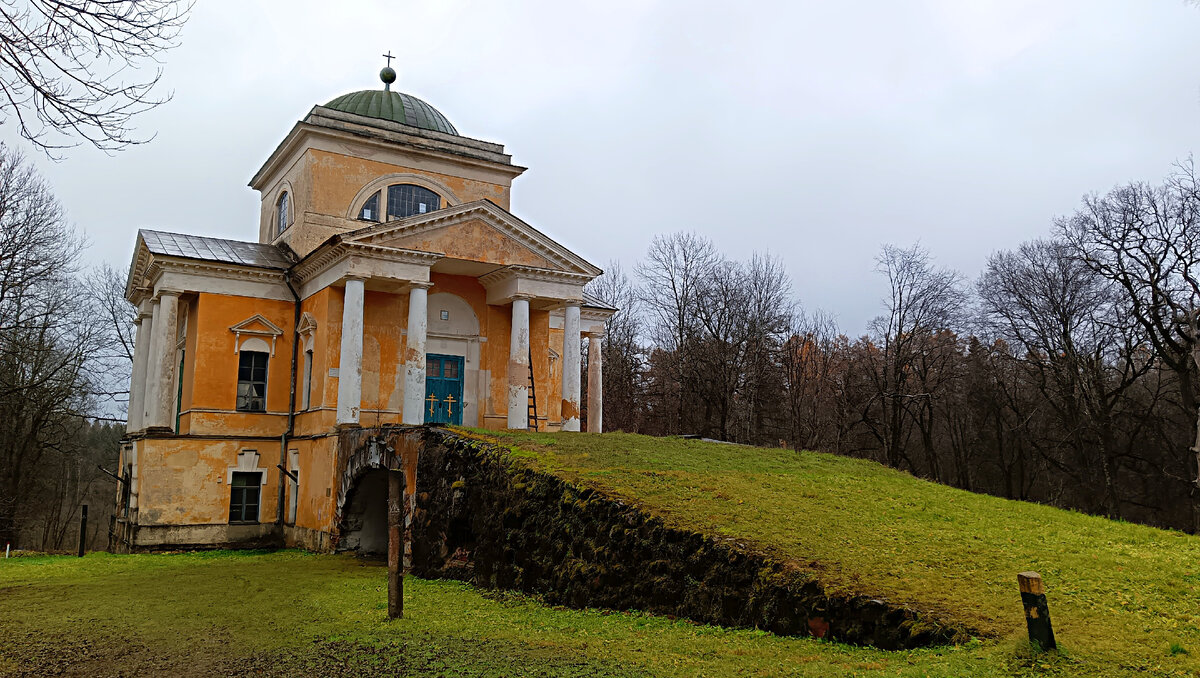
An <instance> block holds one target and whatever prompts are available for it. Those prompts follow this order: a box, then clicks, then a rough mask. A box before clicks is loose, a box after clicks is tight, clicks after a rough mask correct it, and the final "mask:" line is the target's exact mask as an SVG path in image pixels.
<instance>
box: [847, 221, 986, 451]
mask: <svg viewBox="0 0 1200 678" xmlns="http://www.w3.org/2000/svg"><path fill="white" fill-rule="evenodd" d="M876 270H877V271H879V272H880V273H882V274H883V275H885V276H886V277H887V280H888V297H887V298H885V299H884V308H885V310H886V314H885V315H882V316H879V317H877V318H875V320H874V321H872V323H871V328H872V330H873V332H874V340H875V342H876V346H875V349H876V350H874V351H869V352H867V354H866V355H867V357H868V359H869V361H870V363H871V371H870V374H871V376H872V380H873V382H874V386H875V393H876V398H877V403H876V407H874V408H873V409H872V410H871V412H873V414H870V413H868V414H867V416H864V421H865V422H866V423H867V425H868V427H869V428H870V430H871V432H872V434H873V435H874V436H875V438H876V439H877V440H878V442H879V444H880V446H881V448H882V452H883V455H884V460H885V461H886V462H887V464H888V465H890V466H894V467H900V466H901V464H906V465H908V467H909V468H910V469H913V470H915V469H916V466H915V465H914V464H913V461H912V459H911V458H910V456H909V452H908V444H909V439H910V437H911V433H912V423H913V422H914V421H916V420H917V417H918V416H919V415H918V414H917V412H918V408H920V407H925V406H927V403H926V402H925V401H927V400H929V399H931V398H933V397H934V396H935V394H934V393H933V392H931V391H930V390H929V385H928V384H922V383H920V382H919V381H918V380H917V379H914V375H913V372H914V367H915V366H916V365H917V363H918V361H919V360H920V359H921V356H922V353H923V352H924V351H927V350H929V343H930V340H931V338H932V337H933V335H934V334H935V333H937V332H939V331H941V330H945V329H951V328H953V327H954V326H955V324H956V323H957V321H958V320H959V317H960V314H961V312H962V310H963V303H964V302H963V300H964V298H965V295H964V294H963V292H962V290H961V289H960V287H961V278H960V276H959V275H958V273H956V272H954V271H951V270H949V269H944V268H935V267H934V265H933V262H932V260H931V258H930V256H929V252H928V251H926V250H925V249H924V248H923V247H921V246H920V245H913V246H912V247H909V248H907V249H902V248H899V247H896V246H894V245H885V246H884V247H883V251H882V252H881V253H880V255H879V258H878V259H877V268H876ZM927 452H928V450H927ZM927 461H928V460H927Z"/></svg>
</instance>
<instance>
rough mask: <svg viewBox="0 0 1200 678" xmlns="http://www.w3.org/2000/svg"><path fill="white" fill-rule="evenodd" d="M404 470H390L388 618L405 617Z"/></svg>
mask: <svg viewBox="0 0 1200 678" xmlns="http://www.w3.org/2000/svg"><path fill="white" fill-rule="evenodd" d="M403 529H404V472H403V471H392V470H389V471H388V619H402V618H403V617H404V568H403V565H402V558H403V554H404V542H403V536H402V532H403Z"/></svg>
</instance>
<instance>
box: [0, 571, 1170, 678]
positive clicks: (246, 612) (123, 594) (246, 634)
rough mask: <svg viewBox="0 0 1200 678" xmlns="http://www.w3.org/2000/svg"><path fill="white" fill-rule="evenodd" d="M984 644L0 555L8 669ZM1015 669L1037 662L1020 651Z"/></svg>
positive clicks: (761, 655) (917, 664)
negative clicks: (841, 639)
mask: <svg viewBox="0 0 1200 678" xmlns="http://www.w3.org/2000/svg"><path fill="white" fill-rule="evenodd" d="M1164 651H1165V649H1164ZM976 653H977V649H976V647H975V646H964V647H951V648H941V649H935V650H918V651H912V652H883V651H879V650H871V649H863V648H855V647H850V646H845V645H838V644H835V643H827V642H821V641H816V640H810V639H805V638H780V637H775V636H772V635H770V634H767V633H763V632H759V631H749V630H727V629H720V628H716V627H711V626H701V625H696V624H692V623H689V622H686V621H683V620H669V619H665V618H658V617H651V616H647V615H643V614H640V613H620V612H617V613H613V612H603V611H595V610H585V611H579V610H566V609H561V608H550V607H545V606H542V605H540V604H538V603H537V602H536V601H535V600H533V599H530V598H527V597H524V596H519V595H512V594H490V595H488V594H484V593H483V592H480V591H477V590H475V589H473V588H471V587H469V586H467V585H465V584H461V583H458V582H438V581H425V580H420V579H414V578H411V577H410V578H408V579H407V580H406V583H405V618H404V619H402V620H397V621H388V620H387V619H386V569H385V568H384V567H382V565H379V564H364V563H362V562H360V561H358V560H357V559H355V558H353V557H351V556H328V555H311V554H305V553H301V552H296V551H281V552H277V553H254V552H219V553H190V554H174V555H129V556H114V555H108V554H103V553H94V554H89V555H88V556H87V557H85V558H82V559H79V558H73V557H70V556H52V557H43V558H21V559H12V560H7V561H6V560H0V675H27V676H42V675H48V674H62V675H79V676H106V675H172V676H189V675H245V674H254V675H270V676H290V675H317V676H326V675H346V676H361V675H414V676H415V675H445V676H528V675H535V676H536V675H545V676H680V677H684V676H688V677H690V676H913V677H916V676H947V677H949V676H988V675H994V674H993V673H992V672H990V670H988V669H987V668H986V667H983V670H981V669H980V667H978V666H976V664H977V662H976V661H975V655H976ZM1011 663H1012V666H1013V669H1014V670H1021V669H1022V667H1026V668H1028V667H1033V669H1034V670H1036V664H1035V663H1034V662H1032V661H1031V660H1029V659H1027V658H1022V657H1021V656H1020V655H1019V654H1013V656H1012V657H1011ZM1043 663H1045V664H1046V665H1047V666H1050V667H1059V666H1063V665H1064V662H1063V661H1062V660H1061V659H1052V660H1050V661H1047V662H1043Z"/></svg>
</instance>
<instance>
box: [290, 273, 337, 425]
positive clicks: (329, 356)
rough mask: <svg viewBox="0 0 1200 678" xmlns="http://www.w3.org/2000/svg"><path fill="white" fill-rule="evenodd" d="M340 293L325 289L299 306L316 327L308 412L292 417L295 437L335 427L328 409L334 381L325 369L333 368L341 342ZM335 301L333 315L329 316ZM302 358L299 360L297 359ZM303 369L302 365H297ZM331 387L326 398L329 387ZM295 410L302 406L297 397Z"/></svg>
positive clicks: (334, 396)
mask: <svg viewBox="0 0 1200 678" xmlns="http://www.w3.org/2000/svg"><path fill="white" fill-rule="evenodd" d="M342 294H343V293H342V290H341V289H339V288H330V287H327V288H325V289H323V290H320V291H319V292H317V293H316V294H314V295H312V296H310V297H308V298H307V299H305V300H304V301H302V302H301V303H300V309H301V311H304V312H307V313H311V314H312V316H313V320H314V321H315V322H316V324H317V329H316V330H315V331H314V332H313V338H312V348H313V365H312V380H313V381H312V387H311V388H312V390H311V391H310V393H311V398H310V400H309V409H308V410H305V411H304V412H302V413H300V414H298V415H297V416H296V433H297V434H298V435H312V434H315V433H322V432H327V431H330V430H332V428H333V426H334V424H335V423H336V418H337V416H336V413H334V412H330V411H329V409H328V408H336V407H337V381H336V380H335V379H333V378H331V377H330V376H329V368H331V367H334V366H336V365H337V352H338V350H339V348H340V342H341V318H342V313H341V308H342ZM335 301H336V305H337V312H336V313H333V312H332V310H333V306H334V303H335ZM331 318H337V321H338V322H337V327H336V328H335V327H334V326H333V323H332V322H331ZM301 357H303V356H301ZM299 366H300V369H303V367H304V363H303V362H301V363H300V364H299ZM331 386H332V387H333V390H332V396H330V387H331ZM296 402H297V407H299V406H300V405H302V404H303V400H302V399H301V396H299V395H298V396H297V400H296Z"/></svg>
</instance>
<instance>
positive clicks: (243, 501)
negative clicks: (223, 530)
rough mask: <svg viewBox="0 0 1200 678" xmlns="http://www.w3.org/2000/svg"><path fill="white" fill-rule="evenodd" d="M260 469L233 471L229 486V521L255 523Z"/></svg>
mask: <svg viewBox="0 0 1200 678" xmlns="http://www.w3.org/2000/svg"><path fill="white" fill-rule="evenodd" d="M261 495H262V471H234V472H233V482H232V483H230V486H229V522H231V523H257V522H258V507H259V500H260V499H261Z"/></svg>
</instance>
